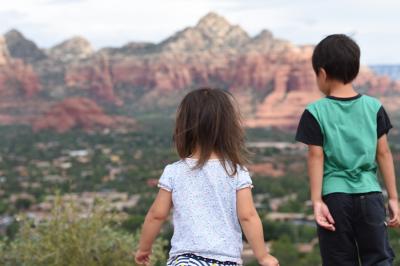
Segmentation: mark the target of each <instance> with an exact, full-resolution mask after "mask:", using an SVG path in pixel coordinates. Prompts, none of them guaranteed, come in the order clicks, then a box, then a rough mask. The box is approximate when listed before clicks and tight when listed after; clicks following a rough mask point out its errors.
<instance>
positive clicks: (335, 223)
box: [296, 34, 400, 266]
mask: <svg viewBox="0 0 400 266" xmlns="http://www.w3.org/2000/svg"><path fill="white" fill-rule="evenodd" d="M312 64H313V68H314V71H315V73H316V77H317V83H318V87H319V89H320V90H321V91H322V92H323V93H324V94H325V95H327V96H326V97H325V98H323V99H321V100H318V101H316V102H314V103H312V104H310V105H308V106H307V108H306V110H305V111H304V113H303V115H302V117H301V119H300V123H299V127H298V130H297V134H296V140H298V141H300V142H303V143H305V144H308V145H309V152H308V172H309V176H310V188H311V200H312V202H313V207H314V216H315V220H316V222H317V225H318V237H319V246H320V251H321V256H322V261H323V265H324V266H338V265H343V266H346V265H349V266H354V265H360V262H361V264H362V265H363V266H378V265H379V266H389V265H392V262H393V258H394V254H393V250H392V249H391V247H390V244H389V238H388V234H387V228H386V226H387V225H389V226H393V227H396V226H398V225H399V223H400V217H399V208H398V195H397V189H396V182H395V173H394V166H393V159H392V155H391V152H390V149H389V147H388V142H387V137H386V134H387V133H388V132H389V130H390V129H391V127H392V125H391V123H390V120H389V117H388V116H387V114H386V112H385V110H384V108H383V107H382V105H381V103H380V102H379V101H378V100H377V99H374V98H372V97H369V96H366V95H361V94H358V93H357V92H356V91H355V90H354V88H353V86H352V83H351V82H352V81H353V80H354V79H355V78H356V76H357V74H358V71H359V66H360V49H359V47H358V45H357V44H356V43H355V42H354V41H353V40H351V39H350V38H349V37H347V36H345V35H341V34H334V35H330V36H328V37H326V38H325V39H324V40H322V41H321V42H320V43H319V44H318V45H317V46H316V47H315V49H314V53H313V57H312ZM378 164H379V168H380V170H381V172H382V174H383V177H384V181H385V186H386V190H387V192H388V196H389V210H390V216H391V217H390V220H389V221H388V222H386V214H385V211H386V210H385V205H384V200H383V195H382V193H381V187H380V185H379V182H378V178H377V170H378Z"/></svg>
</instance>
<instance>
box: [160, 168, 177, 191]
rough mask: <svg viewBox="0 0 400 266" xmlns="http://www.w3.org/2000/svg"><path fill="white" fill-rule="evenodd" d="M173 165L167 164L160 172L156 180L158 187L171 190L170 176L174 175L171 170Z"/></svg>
mask: <svg viewBox="0 0 400 266" xmlns="http://www.w3.org/2000/svg"><path fill="white" fill-rule="evenodd" d="M173 170H174V169H173V166H172V165H170V164H169V165H167V166H166V167H165V168H164V171H163V173H162V174H161V177H160V179H159V180H158V185H157V186H158V187H159V188H162V189H164V190H167V191H169V192H172V190H173V183H172V178H173V176H174V171H173Z"/></svg>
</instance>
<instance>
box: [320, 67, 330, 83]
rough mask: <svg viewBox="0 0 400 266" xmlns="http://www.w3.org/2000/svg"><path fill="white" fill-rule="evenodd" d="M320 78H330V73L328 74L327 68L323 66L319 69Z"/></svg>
mask: <svg viewBox="0 0 400 266" xmlns="http://www.w3.org/2000/svg"><path fill="white" fill-rule="evenodd" d="M318 78H320V79H321V80H324V81H326V80H327V79H328V75H327V74H326V71H325V69H323V68H322V67H321V68H320V69H319V72H318Z"/></svg>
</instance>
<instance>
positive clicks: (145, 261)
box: [135, 249, 151, 265]
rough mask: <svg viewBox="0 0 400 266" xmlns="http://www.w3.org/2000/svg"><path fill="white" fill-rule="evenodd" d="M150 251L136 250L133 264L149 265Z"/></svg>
mask: <svg viewBox="0 0 400 266" xmlns="http://www.w3.org/2000/svg"><path fill="white" fill-rule="evenodd" d="M150 255H151V250H148V251H145V250H140V249H139V250H138V251H137V252H136V254H135V262H136V263H137V264H139V265H149V263H150Z"/></svg>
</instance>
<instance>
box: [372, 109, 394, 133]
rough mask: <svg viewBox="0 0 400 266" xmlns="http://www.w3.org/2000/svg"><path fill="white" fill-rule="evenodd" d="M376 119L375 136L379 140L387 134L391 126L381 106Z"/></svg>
mask: <svg viewBox="0 0 400 266" xmlns="http://www.w3.org/2000/svg"><path fill="white" fill-rule="evenodd" d="M376 119H377V120H376V121H377V134H378V139H379V138H380V137H382V136H383V135H384V134H387V133H388V132H389V130H390V129H391V128H392V127H393V126H392V123H391V122H390V119H389V116H388V114H387V113H386V111H385V108H383V106H381V108H380V109H379V111H378V113H377V117H376Z"/></svg>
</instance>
